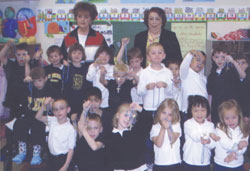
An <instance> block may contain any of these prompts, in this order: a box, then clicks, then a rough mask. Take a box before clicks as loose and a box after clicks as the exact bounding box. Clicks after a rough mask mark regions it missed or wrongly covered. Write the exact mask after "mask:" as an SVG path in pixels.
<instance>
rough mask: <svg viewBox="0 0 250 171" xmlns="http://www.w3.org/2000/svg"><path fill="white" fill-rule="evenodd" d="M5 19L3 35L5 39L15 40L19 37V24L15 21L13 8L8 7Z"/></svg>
mask: <svg viewBox="0 0 250 171" xmlns="http://www.w3.org/2000/svg"><path fill="white" fill-rule="evenodd" d="M4 15H5V19H4V21H3V29H2V35H3V37H11V38H15V37H16V35H17V22H16V20H15V19H14V17H15V10H14V8H12V7H7V8H6V9H5V11H4Z"/></svg>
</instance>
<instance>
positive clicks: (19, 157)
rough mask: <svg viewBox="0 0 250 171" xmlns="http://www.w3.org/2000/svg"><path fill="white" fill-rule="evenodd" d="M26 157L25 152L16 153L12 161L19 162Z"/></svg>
mask: <svg viewBox="0 0 250 171" xmlns="http://www.w3.org/2000/svg"><path fill="white" fill-rule="evenodd" d="M25 158H26V154H25V153H20V154H18V155H16V156H15V157H14V158H13V159H12V161H13V162H15V163H16V164H21V163H22V162H23V161H24V159H25Z"/></svg>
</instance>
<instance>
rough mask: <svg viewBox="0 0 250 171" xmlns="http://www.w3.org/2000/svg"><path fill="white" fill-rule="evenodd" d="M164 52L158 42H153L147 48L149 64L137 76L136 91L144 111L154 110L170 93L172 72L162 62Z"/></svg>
mask: <svg viewBox="0 0 250 171" xmlns="http://www.w3.org/2000/svg"><path fill="white" fill-rule="evenodd" d="M165 57H166V54H165V52H164V49H163V47H162V45H161V44H160V43H153V44H151V45H150V46H149V47H148V48H147V58H148V59H149V60H150V62H151V64H150V65H149V66H148V67H147V68H145V69H144V70H143V71H142V72H141V74H140V77H139V83H138V86H137V92H138V94H139V95H141V96H143V108H144V109H145V110H146V111H149V112H152V113H153V111H156V109H157V107H158V105H160V103H161V102H162V101H163V100H164V99H165V98H166V97H167V96H168V94H171V88H170V87H171V84H172V79H173V74H172V72H171V71H170V70H169V69H168V68H166V67H165V65H164V64H162V63H161V62H162V60H163V59H165Z"/></svg>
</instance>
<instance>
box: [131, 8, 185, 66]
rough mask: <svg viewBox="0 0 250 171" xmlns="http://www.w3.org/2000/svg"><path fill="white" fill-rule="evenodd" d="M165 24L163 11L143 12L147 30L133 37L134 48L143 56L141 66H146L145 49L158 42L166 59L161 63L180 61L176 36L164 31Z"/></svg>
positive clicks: (155, 9)
mask: <svg viewBox="0 0 250 171" xmlns="http://www.w3.org/2000/svg"><path fill="white" fill-rule="evenodd" d="M166 22H167V19H166V14H165V12H164V10H163V9H161V8H158V7H152V8H151V9H150V10H146V11H144V24H145V25H146V26H147V28H148V30H146V31H143V32H140V33H138V34H137V35H136V36H135V42H134V47H137V48H139V49H140V50H141V51H142V54H143V61H142V66H143V67H145V66H146V59H147V58H146V48H147V47H148V46H149V45H150V44H151V43H153V42H159V43H161V44H162V45H163V47H164V50H165V53H166V58H165V59H164V60H163V63H164V64H166V62H167V61H168V60H169V59H171V58H172V59H173V58H177V59H178V60H179V61H182V55H181V50H180V45H179V42H178V40H177V37H176V34H175V33H174V32H171V31H169V30H166V29H164V26H165V24H166Z"/></svg>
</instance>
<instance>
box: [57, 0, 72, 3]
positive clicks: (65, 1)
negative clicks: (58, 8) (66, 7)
mask: <svg viewBox="0 0 250 171" xmlns="http://www.w3.org/2000/svg"><path fill="white" fill-rule="evenodd" d="M74 3H76V0H56V4H74Z"/></svg>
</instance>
